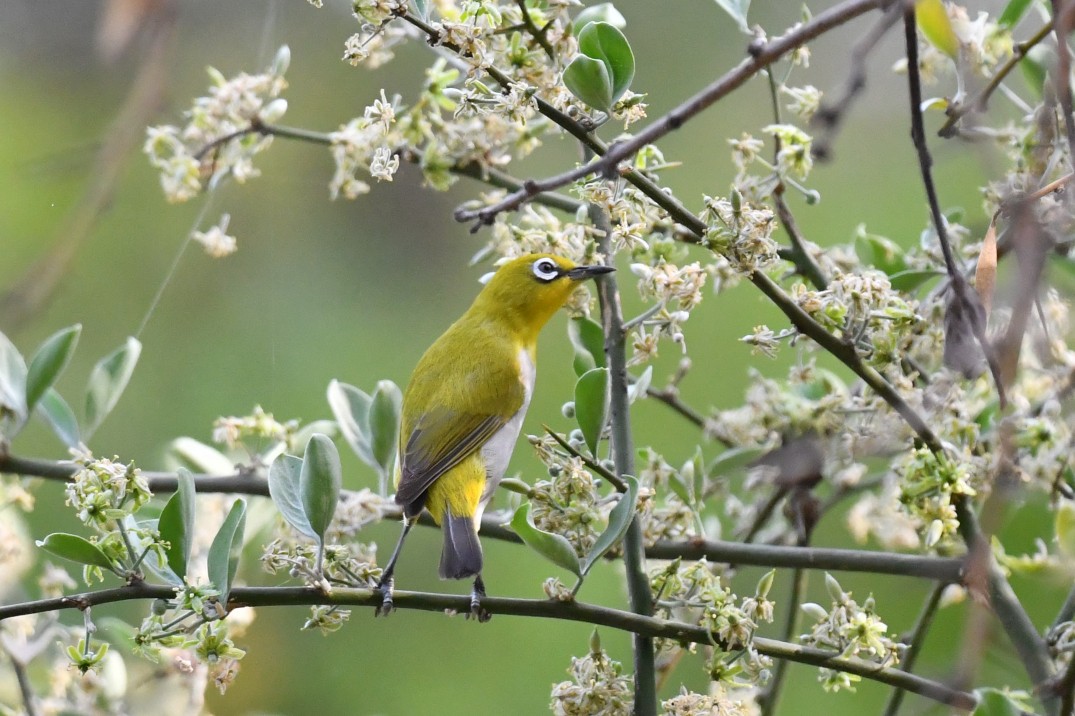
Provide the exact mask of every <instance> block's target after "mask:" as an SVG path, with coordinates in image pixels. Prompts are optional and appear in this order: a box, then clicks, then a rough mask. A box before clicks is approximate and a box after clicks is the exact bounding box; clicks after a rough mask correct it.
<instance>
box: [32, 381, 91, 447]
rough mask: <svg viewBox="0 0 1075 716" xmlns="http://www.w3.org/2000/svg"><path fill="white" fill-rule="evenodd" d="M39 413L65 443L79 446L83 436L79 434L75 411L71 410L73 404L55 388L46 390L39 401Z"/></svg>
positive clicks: (69, 445) (70, 445) (68, 445)
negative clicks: (68, 402)
mask: <svg viewBox="0 0 1075 716" xmlns="http://www.w3.org/2000/svg"><path fill="white" fill-rule="evenodd" d="M37 414H38V415H40V416H41V418H42V419H43V420H44V421H45V423H47V424H48V426H49V427H50V428H52V432H53V433H55V434H56V437H58V438H59V439H60V440H61V441H62V442H63V444H64V445H66V446H67V447H78V444H79V443H80V442H81V441H82V436H81V435H80V434H79V430H78V419H77V418H76V417H75V411H73V410H71V406H70V405H68V404H67V401H66V400H64V399H63V398H62V397H60V394H59V393H57V392H56V389H55V388H49V389H48V390H46V391H45V394H44V395H43V396H41V399H40V400H39V401H37Z"/></svg>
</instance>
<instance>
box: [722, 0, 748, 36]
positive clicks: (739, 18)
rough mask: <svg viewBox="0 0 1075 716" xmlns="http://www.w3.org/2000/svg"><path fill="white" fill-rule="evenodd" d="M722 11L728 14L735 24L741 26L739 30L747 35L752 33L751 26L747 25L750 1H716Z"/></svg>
mask: <svg viewBox="0 0 1075 716" xmlns="http://www.w3.org/2000/svg"><path fill="white" fill-rule="evenodd" d="M715 2H716V3H717V5H719V6H720V9H721V10H723V11H724V12H726V13H728V15H730V16H731V18H732V19H733V20H735V24H736V25H738V26H739V29H740V30H742V31H743V32H745V33H746V34H748V35H749V34H751V33H750V26H749V25H748V24H747V11H748V10H749V9H750V0H715Z"/></svg>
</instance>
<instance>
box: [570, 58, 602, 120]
mask: <svg viewBox="0 0 1075 716" xmlns="http://www.w3.org/2000/svg"><path fill="white" fill-rule="evenodd" d="M564 84H565V85H567V88H568V89H569V90H571V94H573V95H575V96H576V97H578V98H579V99H580V100H582V101H583V102H584V103H586V104H587V105H589V106H590V107H593V108H594V109H597V110H600V111H602V112H608V111H609V110H611V109H612V78H611V77H609V74H608V68H607V67H605V63H604V62H602V61H601V60H595V59H593V58H592V57H587V56H586V55H578V56H577V57H575V59H573V60H572V61H571V64H569V65H568V66H567V69H565V70H564Z"/></svg>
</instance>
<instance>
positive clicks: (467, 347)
mask: <svg viewBox="0 0 1075 716" xmlns="http://www.w3.org/2000/svg"><path fill="white" fill-rule="evenodd" d="M613 270H614V269H613V268H612V267H610V266H577V265H575V264H574V263H573V262H571V261H569V260H568V259H565V258H563V257H560V256H554V255H551V254H533V255H529V256H522V257H519V258H517V259H514V260H512V261H509V262H508V263H506V264H504V265H503V266H501V267H500V268H499V269H498V270H497V272H496V273H495V274H493V277H492V279H490V281H489V283H488V284H486V286H485V287H484V288H483V289H482V290H481V292H480V293H479V294H478V297H477V298H476V299H474V303H473V304H472V305H471V306H470V308H469V309H468V310H467V312H466V313H464V314H463V316H462V318H460V319H459V320H458V321H456V322H455V323H453V324H452V325H451V327H450V328H448V330H447V331H445V332H444V334H443V335H442V336H441V337H440V338H438V339H437V340H436V341H435V342H434V343H433V345H432V346H430V347H429V349H428V350H427V351H426V352H425V355H423V356H422V358H421V360H419V361H418V365H417V367H416V368H415V369H414V375H413V376H412V377H411V381H410V384H408V386H407V390H406V391H405V392H404V394H403V416H402V420H401V424H400V436H399V465H398V468H397V472H396V497H395V500H396V502H397V503H398V504H399V505H401V506H402V507H403V533H402V534H401V535H400V538H399V542H398V543H397V544H396V548H395V550H394V551H393V553H392V557H391V558H390V559H389V560H388V564H387V565H386V566H385V568H384V571H383V573H382V577H381V582H380V587H379V588H380V591H381V595H382V603H381V606H380V607H379V608H378V610H377V613H378V614H387V613H389V612H390V611H392V587H393V573H394V571H395V566H396V560H397V559H398V558H399V554H400V550H401V549H402V547H403V542H404V540H405V539H406V538H407V533H408V532H409V531H410V529H411V527H412V526H413V525H414V523H415V521H416V520H417V519H418V516H419V515H420V514H421V512H422V510H423V509H425V510H428V511H429V513H430V514H431V515H432V516H433V520H434V522H436V523H437V524H438V525H440V527H441V529H442V530H443V532H444V549H443V551H442V552H441V558H440V576H441V578H442V579H465V578H467V577H474V588H473V590H472V592H471V615H472V616H474V617H475V618H477V619H478V620H479V621H486V620H488V618H489V615H488V613H487V612H485V611H483V610H482V608H481V597H483V596H484V595H485V584H484V583H483V582H482V577H481V572H482V548H481V543H480V542H479V541H478V526H479V524H480V523H481V516H482V512H483V510H484V509H485V505H486V504H487V503H488V502H489V499H490V498H491V497H492V493H493V490H494V489H495V488H496V486H497V483H499V482H500V479H501V478H502V477H503V476H504V471H505V470H507V467H508V460H509V459H510V458H511V453H512V450H513V449H514V448H515V442H516V440H517V439H518V437H519V429H520V427H521V426H522V422H523V417H524V416H525V415H526V409H527V407H528V406H529V405H530V396H531V393H532V391H533V388H534V377H535V357H536V352H535V350H536V347H537V337H538V333H539V332H540V331H541V328H542V326H544V325H545V324H546V323H547V322H548V320H549V319H550V318H551V317H552V316H553V314H554V313H556V311H558V310H559V309H560V308H561V307H562V306H563V305H564V304H565V303H566V302H567V300H568V299H569V298H570V297H571V294H572V293H574V291H575V288H576V287H577V286H578V284H579V283H580V282H582V281H585V280H586V279H589V278H591V277H593V276H599V275H601V274H604V273H608V272H610V271H613Z"/></svg>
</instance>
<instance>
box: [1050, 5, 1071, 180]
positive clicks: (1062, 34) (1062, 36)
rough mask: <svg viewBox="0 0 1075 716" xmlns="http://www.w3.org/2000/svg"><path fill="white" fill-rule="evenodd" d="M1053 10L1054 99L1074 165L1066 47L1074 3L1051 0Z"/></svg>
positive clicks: (1069, 69)
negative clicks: (1062, 122)
mask: <svg viewBox="0 0 1075 716" xmlns="http://www.w3.org/2000/svg"><path fill="white" fill-rule="evenodd" d="M1050 4H1051V5H1052V8H1053V32H1054V33H1055V34H1056V73H1055V74H1054V75H1053V81H1054V82H1055V83H1056V97H1057V101H1059V102H1060V111H1061V113H1062V114H1063V115H1064V131H1065V134H1066V135H1067V140H1068V163H1069V164H1072V165H1075V117H1073V116H1072V105H1071V48H1069V47H1068V35H1069V34H1071V21H1072V16H1073V14H1075V2H1069V1H1068V2H1066V1H1065V0H1051V3H1050Z"/></svg>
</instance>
